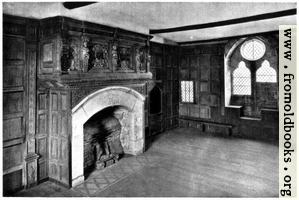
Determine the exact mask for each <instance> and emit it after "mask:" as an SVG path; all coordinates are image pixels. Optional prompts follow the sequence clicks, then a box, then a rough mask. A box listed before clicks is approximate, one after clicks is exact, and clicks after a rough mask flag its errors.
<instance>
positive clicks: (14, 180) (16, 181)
mask: <svg viewBox="0 0 299 200" xmlns="http://www.w3.org/2000/svg"><path fill="white" fill-rule="evenodd" d="M22 179H23V171H22V170H17V171H14V172H12V173H9V174H5V175H4V176H3V183H5V187H3V194H4V195H7V194H10V193H13V192H15V191H16V190H20V189H22V188H23V184H22Z"/></svg>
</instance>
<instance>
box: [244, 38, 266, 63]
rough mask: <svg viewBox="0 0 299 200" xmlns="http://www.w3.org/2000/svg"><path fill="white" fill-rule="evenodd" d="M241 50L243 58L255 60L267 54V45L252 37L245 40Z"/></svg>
mask: <svg viewBox="0 0 299 200" xmlns="http://www.w3.org/2000/svg"><path fill="white" fill-rule="evenodd" d="M240 50H241V55H242V57H243V58H245V59H246V60H249V61H255V60H258V59H260V58H261V57H263V56H264V55H265V52H266V46H265V44H264V43H263V42H262V41H260V40H258V39H251V40H247V41H246V42H244V43H243V44H242V46H241V49H240Z"/></svg>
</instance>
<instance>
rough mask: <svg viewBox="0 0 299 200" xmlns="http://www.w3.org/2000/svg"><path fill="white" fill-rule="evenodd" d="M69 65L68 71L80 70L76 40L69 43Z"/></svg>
mask: <svg viewBox="0 0 299 200" xmlns="http://www.w3.org/2000/svg"><path fill="white" fill-rule="evenodd" d="M70 51H71V54H72V56H71V66H70V68H69V69H68V71H80V49H79V46H78V44H77V41H74V40H72V41H71V45H70Z"/></svg>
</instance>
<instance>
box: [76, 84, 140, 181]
mask: <svg viewBox="0 0 299 200" xmlns="http://www.w3.org/2000/svg"><path fill="white" fill-rule="evenodd" d="M144 100H145V97H144V96H142V95H141V94H140V93H138V92H136V91H135V90H133V89H130V88H127V87H118V86H112V87H106V88H104V89H100V90H98V91H96V92H94V93H92V94H90V95H88V96H87V97H85V98H84V99H83V100H82V101H81V102H80V103H79V104H77V106H75V107H74V108H73V109H72V122H71V123H72V138H71V166H72V169H71V171H72V173H71V180H72V186H75V185H77V184H79V183H81V182H83V181H84V125H85V124H86V122H87V121H88V120H89V119H90V118H92V117H93V116H94V115H96V114H97V113H99V112H101V111H103V110H104V111H106V112H107V110H110V111H111V113H110V114H111V115H110V116H109V117H108V118H109V119H107V118H106V120H110V123H111V121H114V122H113V123H114V124H116V121H115V120H117V121H118V122H119V123H120V133H119V139H120V143H121V147H122V149H123V152H124V153H125V154H132V155H138V154H140V153H142V152H143V151H144V141H145V136H144V126H145V125H144V123H145V121H144ZM104 120H105V119H104ZM85 166H86V164H85Z"/></svg>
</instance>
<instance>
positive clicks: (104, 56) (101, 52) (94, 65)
mask: <svg viewBox="0 0 299 200" xmlns="http://www.w3.org/2000/svg"><path fill="white" fill-rule="evenodd" d="M108 62H109V57H108V45H105V44H94V45H93V47H92V57H91V69H92V71H102V70H109V65H108Z"/></svg>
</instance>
